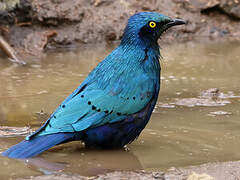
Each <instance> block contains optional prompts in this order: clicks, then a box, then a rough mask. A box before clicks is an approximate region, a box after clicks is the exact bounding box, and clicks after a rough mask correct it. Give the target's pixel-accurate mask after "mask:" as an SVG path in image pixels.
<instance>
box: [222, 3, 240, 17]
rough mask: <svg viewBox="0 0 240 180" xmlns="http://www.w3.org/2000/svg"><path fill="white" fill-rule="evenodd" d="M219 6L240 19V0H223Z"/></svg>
mask: <svg viewBox="0 0 240 180" xmlns="http://www.w3.org/2000/svg"><path fill="white" fill-rule="evenodd" d="M219 7H220V9H222V10H223V11H224V12H225V13H227V14H228V15H229V16H232V17H234V18H237V19H240V1H239V0H221V3H220V6H219Z"/></svg>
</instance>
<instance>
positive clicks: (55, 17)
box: [32, 0, 84, 25]
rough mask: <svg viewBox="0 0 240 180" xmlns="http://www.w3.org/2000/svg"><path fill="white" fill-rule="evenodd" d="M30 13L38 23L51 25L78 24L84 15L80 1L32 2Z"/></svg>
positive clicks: (43, 0)
mask: <svg viewBox="0 0 240 180" xmlns="http://www.w3.org/2000/svg"><path fill="white" fill-rule="evenodd" d="M32 11H33V16H34V17H36V18H37V19H38V20H39V21H41V22H42V21H44V22H45V23H46V24H51V25H58V24H61V23H63V22H68V23H69V22H80V21H81V20H82V18H83V15H84V12H83V8H82V1H81V0H79V1H75V0H68V1H64V0H54V1H53V0H52V1H51V0H41V1H38V0H34V1H33V2H32Z"/></svg>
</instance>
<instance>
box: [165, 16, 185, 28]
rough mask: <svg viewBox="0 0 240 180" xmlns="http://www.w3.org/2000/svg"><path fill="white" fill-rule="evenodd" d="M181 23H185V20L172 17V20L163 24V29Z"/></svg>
mask: <svg viewBox="0 0 240 180" xmlns="http://www.w3.org/2000/svg"><path fill="white" fill-rule="evenodd" d="M182 24H186V22H185V21H184V20H182V19H173V20H172V21H170V22H169V23H167V24H165V25H164V29H165V30H166V29H168V28H170V27H172V26H178V25H182Z"/></svg>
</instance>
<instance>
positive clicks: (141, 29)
mask: <svg viewBox="0 0 240 180" xmlns="http://www.w3.org/2000/svg"><path fill="white" fill-rule="evenodd" d="M181 24H186V22H185V21H183V20H181V19H172V18H170V17H168V16H165V15H163V14H159V13H156V12H140V13H136V14H135V15H133V16H131V17H130V18H129V20H128V24H127V26H126V28H125V31H124V34H123V38H122V43H125V42H126V43H134V42H135V43H145V44H149V43H150V44H151V43H155V44H156V43H157V40H158V39H159V37H160V36H161V34H162V33H163V32H164V31H166V30H167V29H169V28H170V27H172V26H176V25H181Z"/></svg>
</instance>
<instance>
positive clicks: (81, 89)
mask: <svg viewBox="0 0 240 180" xmlns="http://www.w3.org/2000/svg"><path fill="white" fill-rule="evenodd" d="M86 87H87V84H84V85H83V87H81V88H80V89H79V90H78V92H77V93H76V94H74V96H73V98H74V97H75V96H77V95H78V94H80V93H81V92H82V91H83V90H84V89H85V88H86ZM83 97H84V96H83Z"/></svg>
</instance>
